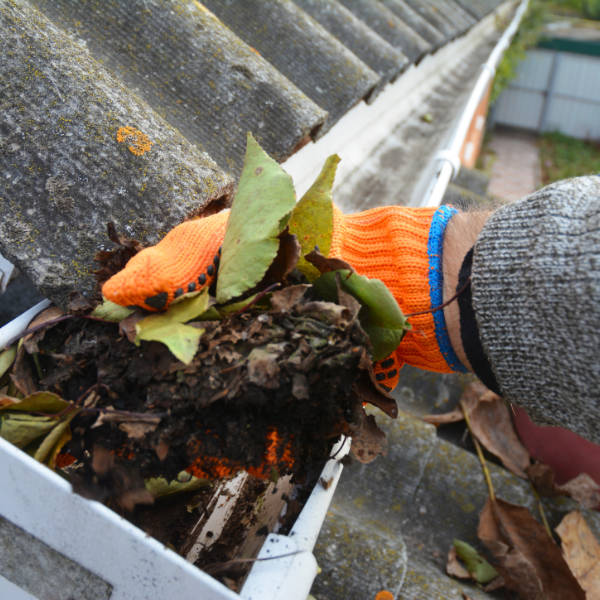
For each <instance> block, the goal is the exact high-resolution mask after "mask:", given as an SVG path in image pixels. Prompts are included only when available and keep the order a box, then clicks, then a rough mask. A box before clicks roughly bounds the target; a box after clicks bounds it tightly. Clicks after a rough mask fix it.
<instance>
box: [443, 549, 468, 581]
mask: <svg viewBox="0 0 600 600" xmlns="http://www.w3.org/2000/svg"><path fill="white" fill-rule="evenodd" d="M446 573H447V574H448V575H450V577H456V579H472V577H471V574H470V573H469V571H467V570H466V569H465V568H464V567H463V566H462V564H461V563H460V561H459V560H458V554H456V548H455V547H454V546H452V547H451V548H450V552H448V560H447V561H446Z"/></svg>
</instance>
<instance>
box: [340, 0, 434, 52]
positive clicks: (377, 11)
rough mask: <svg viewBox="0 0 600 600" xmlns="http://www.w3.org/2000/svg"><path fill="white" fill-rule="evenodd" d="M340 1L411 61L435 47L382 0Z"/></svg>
mask: <svg viewBox="0 0 600 600" xmlns="http://www.w3.org/2000/svg"><path fill="white" fill-rule="evenodd" d="M340 1H341V3H342V4H343V5H344V6H345V7H346V8H348V9H349V10H351V11H352V12H353V13H354V14H355V15H356V16H357V17H358V18H359V19H361V20H363V21H364V22H365V23H366V24H367V25H368V26H369V27H370V28H371V29H372V30H373V31H375V32H377V34H378V35H380V36H381V37H382V38H383V39H384V40H386V41H387V42H389V43H390V44H391V45H392V46H394V48H399V49H400V50H402V52H404V54H406V56H408V58H409V59H410V61H411V62H416V61H418V60H419V59H420V58H421V57H422V56H423V55H424V54H426V53H427V52H429V51H431V50H432V49H433V47H432V45H431V44H430V43H429V42H427V41H426V40H424V39H423V38H422V37H421V36H420V35H419V34H418V33H417V32H416V31H414V30H413V29H412V28H411V27H410V26H409V25H407V24H406V23H404V22H403V21H401V20H400V19H399V18H398V17H397V16H396V15H395V14H394V13H393V12H392V11H391V10H389V9H388V8H387V7H386V6H384V5H383V4H382V3H381V2H376V1H375V2H374V1H373V0H340Z"/></svg>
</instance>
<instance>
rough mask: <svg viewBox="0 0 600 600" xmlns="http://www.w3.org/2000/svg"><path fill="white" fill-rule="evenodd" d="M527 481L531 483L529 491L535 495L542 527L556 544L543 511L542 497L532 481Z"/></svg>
mask: <svg viewBox="0 0 600 600" xmlns="http://www.w3.org/2000/svg"><path fill="white" fill-rule="evenodd" d="M529 483H530V484H531V491H532V492H533V495H534V496H535V499H536V500H537V505H538V511H539V513H540V517H541V518H542V523H543V524H544V529H545V530H546V533H547V534H548V536H549V537H550V539H551V540H552V541H553V542H554V543H555V544H556V540H555V539H554V536H553V535H552V530H551V529H550V525H549V523H548V519H547V518H546V512H545V511H544V505H543V504H542V499H541V498H540V495H539V494H538V491H537V490H536V489H535V485H533V481H530V482H529Z"/></svg>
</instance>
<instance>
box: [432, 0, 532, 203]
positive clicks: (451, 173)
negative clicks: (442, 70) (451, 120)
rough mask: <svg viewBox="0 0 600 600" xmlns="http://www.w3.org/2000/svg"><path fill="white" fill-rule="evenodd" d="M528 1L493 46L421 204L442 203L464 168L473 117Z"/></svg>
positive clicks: (522, 1) (440, 152)
mask: <svg viewBox="0 0 600 600" xmlns="http://www.w3.org/2000/svg"><path fill="white" fill-rule="evenodd" d="M528 4H529V0H521V4H520V5H519V8H518V9H517V12H516V13H515V16H514V17H513V19H512V21H511V23H510V25H509V26H508V27H507V29H506V30H505V31H504V33H503V34H502V37H501V38H500V39H499V40H498V43H497V44H496V46H495V47H494V49H493V50H492V52H491V54H490V56H489V58H488V60H487V62H485V63H484V64H483V65H482V67H481V73H480V75H479V78H478V79H477V82H476V83H475V86H474V87H473V90H472V92H471V95H470V96H469V100H468V101H467V104H466V105H465V108H464V110H463V112H462V114H461V116H460V117H459V119H458V122H457V124H456V127H455V129H454V132H453V133H452V137H451V138H450V141H449V142H448V145H447V146H446V147H445V148H443V149H442V150H440V151H439V152H438V154H437V155H436V157H435V159H434V160H436V161H440V162H441V166H440V167H439V169H438V171H437V173H436V175H435V176H434V178H433V181H432V182H431V184H430V185H429V187H428V188H427V191H426V192H425V194H424V196H423V200H422V202H421V206H432V207H433V206H439V205H440V204H441V202H442V198H443V197H444V194H445V193H446V188H447V187H448V184H449V183H450V181H451V180H452V179H454V178H455V177H456V176H457V175H458V172H459V171H460V151H461V149H462V147H463V144H464V142H465V138H466V136H467V132H468V131H469V126H470V125H471V121H472V120H473V115H474V114H475V111H476V110H477V107H478V106H479V103H480V102H481V99H482V97H483V94H484V93H485V91H486V90H487V87H488V85H489V83H490V81H492V79H493V77H494V75H495V73H496V67H497V66H498V63H499V62H500V59H501V58H502V55H503V54H504V51H505V50H506V49H507V48H508V46H509V44H510V42H511V40H512V37H513V36H514V34H515V33H516V31H517V29H518V27H519V24H520V23H521V19H522V18H523V15H524V14H525V11H526V10H527V6H528Z"/></svg>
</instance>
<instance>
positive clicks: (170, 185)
mask: <svg viewBox="0 0 600 600" xmlns="http://www.w3.org/2000/svg"><path fill="white" fill-rule="evenodd" d="M499 4H501V0H476V1H473V2H472V1H470V0H469V1H467V0H382V1H376V0H341V1H339V2H337V1H334V0H296V1H295V2H292V1H291V0H270V1H269V2H263V1H262V0H207V1H206V2H204V3H200V2H197V1H195V0H128V1H126V2H125V1H124V0H88V1H87V2H80V1H78V0H31V1H30V2H27V1H26V0H0V32H1V33H0V40H1V45H2V47H1V51H2V56H3V60H2V61H0V78H1V80H2V82H3V93H2V97H1V98H0V240H1V243H0V251H1V252H2V254H4V255H5V256H6V257H7V258H9V259H10V260H11V261H13V262H14V263H16V264H17V266H18V267H19V268H20V269H21V271H23V272H24V273H25V274H26V275H27V276H28V277H29V278H30V279H31V280H32V281H33V282H34V284H35V285H36V286H37V287H38V288H39V289H40V290H41V292H42V293H43V294H44V295H46V296H48V297H50V298H51V299H52V300H54V301H55V302H58V303H59V304H64V303H65V300H66V298H67V297H68V294H69V293H70V292H71V291H73V290H79V291H83V292H86V293H89V292H91V291H92V289H93V287H94V281H93V276H92V274H91V270H92V269H93V257H94V255H95V253H96V251H97V250H98V249H100V247H101V246H102V245H103V244H104V242H105V241H106V233H105V232H106V224H107V223H108V222H113V223H115V225H116V227H117V230H118V231H120V232H124V233H126V234H128V235H130V236H133V237H137V238H138V239H141V240H142V241H143V242H146V243H151V242H154V241H156V239H157V238H158V237H159V236H160V235H162V234H163V233H164V232H165V231H167V230H168V229H169V228H170V227H172V226H173V225H175V224H176V223H178V222H180V221H181V220H183V219H184V218H186V217H189V216H190V215H193V214H198V213H201V212H202V211H204V210H205V209H206V208H207V207H208V206H209V205H211V204H214V205H215V206H222V205H224V204H226V203H227V202H228V201H229V200H230V197H231V193H232V189H233V187H234V182H235V179H236V177H237V175H238V174H239V171H240V168H241V164H242V160H243V153H244V147H245V138H246V133H247V132H248V131H251V132H252V133H253V134H254V135H255V137H256V138H257V139H258V141H259V142H260V143H261V145H262V146H263V147H264V148H265V149H266V150H267V152H269V153H270V154H271V155H272V156H274V157H275V158H276V159H277V160H279V161H283V160H285V159H286V158H287V157H289V156H290V155H291V154H293V153H294V152H295V151H296V150H297V149H298V148H300V147H301V146H302V145H304V144H306V143H307V142H308V141H310V140H311V139H316V138H318V137H319V136H323V135H324V134H325V133H326V132H327V131H328V130H329V129H330V128H331V127H332V126H333V125H334V124H335V123H336V122H337V121H338V120H339V119H340V118H341V117H342V116H344V114H346V113H347V111H348V110H349V109H351V108H352V107H353V106H355V105H356V104H357V103H359V102H361V101H363V100H364V101H367V102H370V101H372V100H373V99H374V98H375V97H376V96H377V94H378V93H379V92H380V91H381V90H382V88H383V87H384V86H385V85H386V83H388V82H390V81H394V80H397V79H398V78H399V77H402V74H403V72H404V71H405V70H406V69H407V68H408V67H409V66H410V65H413V64H417V63H418V62H419V61H420V60H422V59H423V58H424V57H425V56H427V55H428V54H432V53H434V52H436V51H437V50H438V49H439V48H441V47H443V46H445V45H447V44H448V43H449V42H450V41H452V40H454V39H455V38H457V37H458V36H461V35H462V34H464V33H465V32H467V31H468V30H469V29H471V28H472V27H473V26H474V25H476V24H477V23H478V22H479V21H480V20H481V19H482V18H483V17H484V16H485V15H487V14H488V13H489V12H491V11H492V10H494V9H495V8H496V7H497V6H498V5H499ZM215 203H216V204H215Z"/></svg>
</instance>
